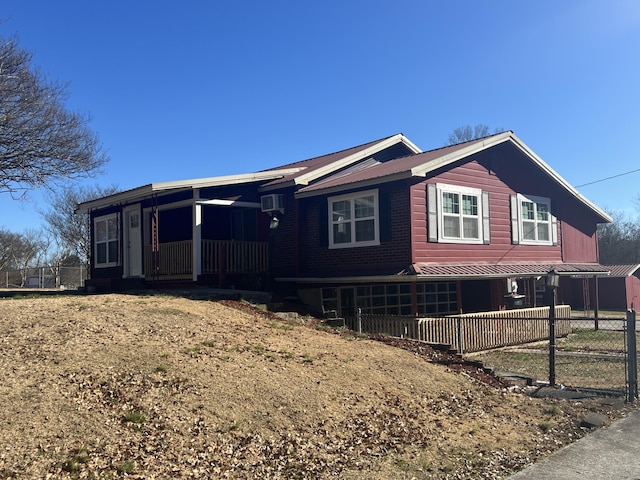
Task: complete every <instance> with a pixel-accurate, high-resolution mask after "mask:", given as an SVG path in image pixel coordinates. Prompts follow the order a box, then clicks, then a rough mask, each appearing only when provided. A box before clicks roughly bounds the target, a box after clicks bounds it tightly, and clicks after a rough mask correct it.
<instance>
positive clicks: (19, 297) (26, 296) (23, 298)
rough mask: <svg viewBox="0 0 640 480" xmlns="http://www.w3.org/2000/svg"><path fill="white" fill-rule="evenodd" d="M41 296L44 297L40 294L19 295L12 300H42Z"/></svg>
mask: <svg viewBox="0 0 640 480" xmlns="http://www.w3.org/2000/svg"><path fill="white" fill-rule="evenodd" d="M41 296H42V295H40V294H39V293H18V294H16V295H14V296H13V297H11V298H14V299H16V300H28V299H32V298H40V297H41Z"/></svg>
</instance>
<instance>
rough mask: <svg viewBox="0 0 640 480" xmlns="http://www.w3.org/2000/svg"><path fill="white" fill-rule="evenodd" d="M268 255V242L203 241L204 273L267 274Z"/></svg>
mask: <svg viewBox="0 0 640 480" xmlns="http://www.w3.org/2000/svg"><path fill="white" fill-rule="evenodd" d="M268 254H269V244H268V243H267V242H239V241H235V240H203V241H202V273H204V274H207V273H252V272H266V271H267V268H268V266H269V256H268Z"/></svg>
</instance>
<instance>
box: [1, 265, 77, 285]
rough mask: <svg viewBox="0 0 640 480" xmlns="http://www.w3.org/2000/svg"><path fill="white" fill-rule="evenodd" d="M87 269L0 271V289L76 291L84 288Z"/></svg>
mask: <svg viewBox="0 0 640 480" xmlns="http://www.w3.org/2000/svg"><path fill="white" fill-rule="evenodd" d="M87 277H88V272H87V269H86V268H85V267H84V266H82V265H80V266H76V267H60V266H55V265H47V266H39V267H29V268H23V269H19V270H3V271H0V288H60V289H68V290H71V289H77V288H81V287H83V286H84V282H85V280H86V279H87Z"/></svg>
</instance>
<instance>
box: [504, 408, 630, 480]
mask: <svg viewBox="0 0 640 480" xmlns="http://www.w3.org/2000/svg"><path fill="white" fill-rule="evenodd" d="M527 479H536V480H539V479H544V480H571V479H580V480H609V479H611V480H613V479H616V480H640V411H638V410H637V411H634V412H632V413H631V414H629V416H627V417H625V418H623V419H621V420H618V421H616V422H614V423H612V424H611V425H609V426H608V427H603V428H601V429H599V430H596V431H595V432H593V433H590V434H589V435H587V436H585V437H583V438H581V439H579V440H577V441H576V442H574V443H572V444H570V445H568V446H566V447H564V448H563V449H561V450H558V451H557V452H555V453H553V454H551V455H550V456H548V457H547V458H545V459H544V460H542V461H540V462H538V463H536V464H534V465H532V466H530V467H528V468H526V469H524V470H522V471H520V472H518V473H516V474H515V475H511V476H510V477H509V480H527Z"/></svg>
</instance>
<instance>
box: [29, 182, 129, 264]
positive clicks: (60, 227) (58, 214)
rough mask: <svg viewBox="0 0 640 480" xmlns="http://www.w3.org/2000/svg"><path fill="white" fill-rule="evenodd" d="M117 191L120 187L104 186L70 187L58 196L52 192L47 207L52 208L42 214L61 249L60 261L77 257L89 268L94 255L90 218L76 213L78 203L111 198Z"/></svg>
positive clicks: (63, 189)
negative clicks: (92, 251) (106, 197)
mask: <svg viewBox="0 0 640 480" xmlns="http://www.w3.org/2000/svg"><path fill="white" fill-rule="evenodd" d="M117 191H118V187H116V186H115V185H110V186H108V187H101V186H98V185H96V186H92V187H91V186H67V187H66V188H62V189H60V190H58V191H56V192H51V193H50V194H49V198H48V204H49V206H50V207H51V208H50V210H48V211H46V212H41V214H42V215H43V217H44V219H45V220H46V222H47V224H48V227H47V228H48V230H49V231H50V232H51V234H53V236H54V237H55V239H56V242H57V244H58V247H59V249H60V252H59V254H58V257H59V258H60V259H64V258H66V257H68V256H75V257H77V258H78V259H80V261H81V262H82V263H83V264H84V265H86V266H87V268H89V258H90V255H91V238H90V233H89V232H90V224H89V215H87V214H81V213H76V211H75V210H76V207H77V205H78V204H79V203H82V202H86V201H89V200H94V199H96V198H100V197H104V196H107V195H111V194H113V193H116V192H117Z"/></svg>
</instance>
